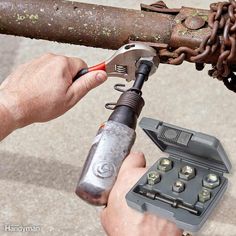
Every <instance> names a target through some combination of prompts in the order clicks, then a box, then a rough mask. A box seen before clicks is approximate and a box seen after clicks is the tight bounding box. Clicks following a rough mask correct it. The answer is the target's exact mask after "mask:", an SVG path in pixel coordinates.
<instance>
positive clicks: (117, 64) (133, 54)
mask: <svg viewBox="0 0 236 236" xmlns="http://www.w3.org/2000/svg"><path fill="white" fill-rule="evenodd" d="M141 58H153V60H154V64H155V65H158V64H159V58H158V57H157V54H156V51H155V49H153V48H152V47H149V46H147V45H145V44H142V43H131V44H126V45H124V46H122V47H121V48H120V49H118V50H117V51H116V53H115V54H114V55H113V56H112V57H111V58H109V59H108V60H107V61H104V62H102V63H100V64H98V65H96V66H93V67H90V68H84V69H82V70H80V71H79V72H78V74H77V75H76V76H75V77H74V81H75V80H77V79H79V78H80V77H81V76H82V75H85V74H87V73H88V72H91V71H96V70H104V71H106V73H107V75H108V77H120V78H124V79H126V81H128V82H130V81H132V80H135V71H136V68H137V66H138V65H137V62H138V61H139V60H140V59H141ZM155 70H156V67H153V68H152V71H151V72H150V75H152V74H153V73H155Z"/></svg>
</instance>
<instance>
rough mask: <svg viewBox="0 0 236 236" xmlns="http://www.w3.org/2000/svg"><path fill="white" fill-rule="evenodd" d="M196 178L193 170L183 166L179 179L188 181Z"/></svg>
mask: <svg viewBox="0 0 236 236" xmlns="http://www.w3.org/2000/svg"><path fill="white" fill-rule="evenodd" d="M195 176H196V171H195V168H193V167H191V166H184V167H182V168H181V169H180V172H179V178H181V179H184V180H190V179H192V178H194V177H195Z"/></svg>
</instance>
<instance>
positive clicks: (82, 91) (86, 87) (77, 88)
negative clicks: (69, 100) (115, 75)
mask: <svg viewBox="0 0 236 236" xmlns="http://www.w3.org/2000/svg"><path fill="white" fill-rule="evenodd" d="M106 79H107V74H106V72H104V71H100V70H99V71H93V72H89V73H87V74H86V75H83V76H81V77H80V78H79V79H78V80H76V81H75V82H74V83H73V84H72V85H71V86H70V88H69V90H68V93H70V94H71V93H72V94H73V97H74V103H77V102H78V101H79V100H80V99H81V98H82V97H84V96H85V95H86V94H87V93H88V92H89V91H90V90H92V89H94V88H96V87H97V86H99V85H100V84H102V83H103V82H105V81H106Z"/></svg>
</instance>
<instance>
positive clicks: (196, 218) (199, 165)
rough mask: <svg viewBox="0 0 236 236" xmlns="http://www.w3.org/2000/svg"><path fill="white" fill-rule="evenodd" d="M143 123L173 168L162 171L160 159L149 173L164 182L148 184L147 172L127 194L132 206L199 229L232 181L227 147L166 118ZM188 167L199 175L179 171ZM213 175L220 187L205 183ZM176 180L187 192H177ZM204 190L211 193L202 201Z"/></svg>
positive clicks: (186, 228) (141, 125)
mask: <svg viewBox="0 0 236 236" xmlns="http://www.w3.org/2000/svg"><path fill="white" fill-rule="evenodd" d="M139 125H140V127H141V128H142V129H143V130H144V132H145V133H146V134H147V135H148V136H149V138H151V140H152V141H153V142H154V143H155V144H156V145H157V146H158V147H159V148H160V149H161V151H163V152H166V153H168V154H169V157H168V159H169V160H171V161H172V169H171V170H169V171H166V172H165V171H161V170H159V168H160V167H159V163H160V161H157V162H156V163H155V164H154V165H153V166H152V167H151V168H150V169H149V170H148V172H147V173H150V172H151V171H155V172H158V173H159V174H160V175H161V180H160V182H158V183H155V184H152V185H150V184H148V183H147V181H148V180H147V173H146V174H145V175H144V176H143V177H142V178H141V179H140V180H139V181H138V182H137V183H136V184H135V186H134V187H133V188H132V189H131V190H130V191H129V192H128V194H127V195H126V200H127V203H128V205H129V206H130V207H132V208H134V209H136V210H138V211H141V212H150V213H154V214H157V215H159V216H161V217H164V218H166V219H168V220H170V221H172V222H174V223H176V224H177V226H178V227H179V228H181V229H183V230H187V231H191V232H196V231H198V230H199V229H200V228H201V227H202V226H203V224H204V223H205V222H206V220H207V218H208V217H209V215H210V214H211V212H212V211H213V209H214V208H215V207H216V205H217V204H218V202H219V201H220V199H221V197H222V196H223V194H224V192H225V190H226V188H227V184H228V180H227V179H226V178H225V177H224V176H223V174H224V173H229V171H230V169H231V163H230V161H229V159H228V157H227V154H226V153H225V151H224V149H223V146H222V145H221V143H220V141H219V140H218V139H217V138H215V137H213V136H210V135H207V134H203V133H199V132H195V131H192V130H187V129H183V128H180V127H177V126H174V125H171V124H167V123H164V122H162V121H158V120H154V119H150V118H143V119H142V120H141V122H140V124H139ZM184 166H190V167H192V168H194V170H195V177H193V178H192V179H190V180H186V179H182V178H181V177H180V175H179V173H180V171H181V168H182V167H184ZM209 174H213V175H214V174H215V175H216V176H218V178H219V181H220V184H219V186H217V187H214V188H209V186H208V187H205V186H203V179H204V178H206V176H208V175H209ZM176 180H180V181H181V182H183V183H184V185H185V189H184V191H182V192H180V193H178V192H174V191H173V184H174V182H175V181H176ZM203 189H204V191H207V192H208V193H209V192H210V195H211V198H210V199H209V200H207V201H206V202H204V203H203V202H200V201H199V193H200V192H201V191H202V190H203ZM204 198H205V197H204Z"/></svg>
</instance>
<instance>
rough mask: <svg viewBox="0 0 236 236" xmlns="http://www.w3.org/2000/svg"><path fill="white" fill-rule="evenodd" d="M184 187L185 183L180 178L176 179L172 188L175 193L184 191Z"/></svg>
mask: <svg viewBox="0 0 236 236" xmlns="http://www.w3.org/2000/svg"><path fill="white" fill-rule="evenodd" d="M184 189H185V184H184V183H183V182H182V181H180V180H176V181H175V183H174V184H173V187H172V190H173V191H174V192H176V193H181V192H183V191H184Z"/></svg>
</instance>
